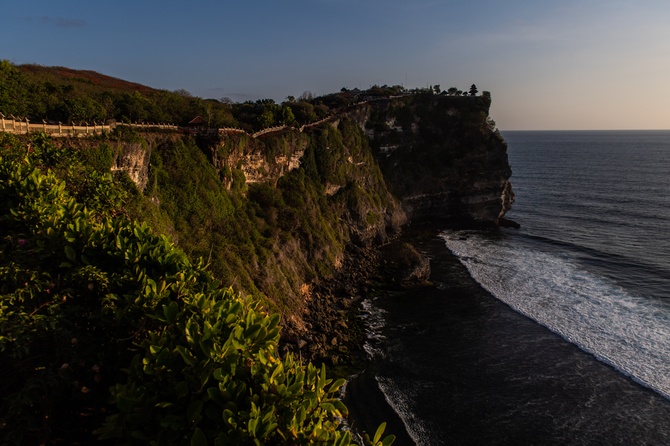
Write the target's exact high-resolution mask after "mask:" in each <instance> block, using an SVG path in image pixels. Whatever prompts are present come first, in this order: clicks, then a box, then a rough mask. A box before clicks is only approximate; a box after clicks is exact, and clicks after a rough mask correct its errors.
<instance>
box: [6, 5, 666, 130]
mask: <svg viewBox="0 0 670 446" xmlns="http://www.w3.org/2000/svg"><path fill="white" fill-rule="evenodd" d="M2 9H3V12H2V13H1V14H0V42H1V43H0V59H7V60H9V61H10V62H12V63H15V64H24V63H35V64H40V65H46V66H65V67H69V68H76V69H87V70H94V71H98V72H100V73H103V74H107V75H110V76H114V77H118V78H121V79H124V80H128V81H132V82H137V83H141V84H145V85H148V86H150V87H154V88H160V89H166V90H178V89H185V90H187V91H189V92H190V93H191V94H193V95H195V96H200V97H204V98H215V99H220V98H223V97H227V98H230V99H232V100H234V101H237V102H243V101H246V100H256V99H261V98H272V99H274V100H276V101H277V102H281V101H283V100H285V99H286V97H287V96H289V95H292V96H296V97H297V96H299V95H300V94H302V93H303V92H305V91H310V92H312V93H314V94H315V95H320V94H327V93H332V92H337V91H339V90H340V89H341V88H342V87H346V88H361V89H365V88H369V87H370V86H372V85H375V84H377V85H384V84H387V85H404V86H406V87H408V88H415V87H426V86H430V85H440V86H441V87H442V89H447V88H449V87H457V88H459V89H461V90H467V89H469V88H470V85H471V84H473V83H474V84H476V85H477V87H478V89H479V91H480V92H481V91H490V92H491V95H492V98H493V104H492V106H491V117H492V118H493V119H494V120H495V121H496V122H497V125H498V127H499V128H500V129H501V130H553V129H557V130H566V129H670V112H669V111H668V109H667V105H668V104H670V1H667V0H630V1H625V0H559V1H545V0H506V1H501V0H468V1H465V0H411V1H410V0H406V1H400V0H219V1H210V0H200V1H194V2H186V1H183V0H182V1H172V0H161V1H153V0H134V1H128V0H116V1H109V2H97V1H90V0H89V1H81V0H60V1H58V2H56V1H53V0H39V1H32V0H22V1H21V2H19V3H16V2H15V3H14V7H11V8H10V7H8V6H7V5H5V7H4V8H2Z"/></svg>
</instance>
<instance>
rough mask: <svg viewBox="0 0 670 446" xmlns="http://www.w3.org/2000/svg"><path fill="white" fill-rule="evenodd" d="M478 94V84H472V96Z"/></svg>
mask: <svg viewBox="0 0 670 446" xmlns="http://www.w3.org/2000/svg"><path fill="white" fill-rule="evenodd" d="M476 95H477V86H476V85H475V84H472V85H470V96H476Z"/></svg>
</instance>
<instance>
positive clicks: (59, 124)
mask: <svg viewBox="0 0 670 446" xmlns="http://www.w3.org/2000/svg"><path fill="white" fill-rule="evenodd" d="M58 134H59V135H62V134H63V124H61V122H60V121H58Z"/></svg>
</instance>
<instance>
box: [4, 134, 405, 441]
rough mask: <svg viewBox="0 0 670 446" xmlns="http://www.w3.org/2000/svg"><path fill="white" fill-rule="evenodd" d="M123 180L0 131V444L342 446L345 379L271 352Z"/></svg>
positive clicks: (267, 337) (251, 302)
mask: <svg viewBox="0 0 670 446" xmlns="http://www.w3.org/2000/svg"><path fill="white" fill-rule="evenodd" d="M101 147H103V149H100V150H99V152H98V155H100V154H104V153H106V152H107V149H104V147H105V145H104V144H103V145H101ZM177 149H178V150H180V149H183V147H180V146H178V147H177ZM93 158H95V159H98V160H99V161H101V162H104V159H105V157H104V156H103V157H102V160H100V157H98V156H96V157H93ZM128 189H129V188H128V187H126V186H124V182H123V181H121V182H119V181H116V182H115V181H113V179H112V177H111V175H110V174H108V173H104V174H103V173H100V172H98V171H97V170H96V169H95V167H92V166H91V165H90V164H88V163H86V162H84V160H83V155H82V152H79V151H76V150H71V149H68V148H58V147H55V146H54V145H53V144H52V143H51V142H50V141H49V140H48V139H46V138H44V137H43V136H41V135H37V136H35V137H34V138H32V139H31V140H30V141H29V142H27V143H22V142H20V141H19V140H17V139H16V138H13V137H10V136H7V135H3V136H2V140H1V141H0V244H1V247H2V250H1V251H0V364H1V366H2V370H3V385H2V387H1V388H0V396H1V400H2V404H1V405H0V419H1V420H2V423H1V425H0V436H1V437H2V440H3V443H5V442H6V443H9V444H26V443H57V442H66V443H75V442H79V443H90V442H91V441H92V440H93V438H94V436H97V437H98V438H99V439H100V440H106V441H108V442H110V443H112V444H117V443H133V444H134V443H138V444H140V443H141V444H146V443H151V444H192V445H205V444H350V442H351V435H350V434H349V433H348V432H347V431H344V430H342V424H341V417H342V416H344V415H346V413H347V410H346V407H345V406H344V405H343V404H342V403H341V402H340V401H339V399H338V398H337V391H338V389H339V387H340V386H341V385H342V384H343V380H338V381H335V382H332V381H331V380H330V379H328V378H327V376H326V372H325V368H324V367H321V368H320V369H319V368H316V367H314V366H312V365H310V364H308V365H303V364H302V363H300V362H299V361H297V360H296V359H295V358H294V357H293V356H292V355H290V354H288V355H285V356H284V357H283V358H281V357H279V356H278V354H277V351H276V347H277V342H278V339H279V327H278V324H279V319H280V317H279V315H277V314H271V313H267V312H266V311H264V310H263V309H262V305H261V304H260V302H259V301H258V300H256V299H254V298H251V297H244V296H243V295H241V294H239V293H237V292H234V291H233V290H232V289H230V288H227V287H224V286H221V285H220V282H219V281H217V280H215V279H214V278H213V276H212V274H211V272H209V271H208V270H207V269H206V268H205V267H204V265H203V263H202V261H198V262H192V261H190V260H189V259H188V257H187V256H186V255H185V254H184V253H183V251H181V250H180V249H178V248H176V247H175V246H174V244H173V243H171V242H170V241H169V239H168V238H166V237H165V236H158V235H155V234H154V233H153V232H152V231H151V230H150V229H149V227H148V226H147V225H146V224H141V223H138V222H135V221H131V220H128V219H127V218H126V217H124V216H123V212H124V211H123V206H124V205H125V204H127V203H128V200H131V199H132V198H130V197H129V192H128ZM233 208H234V204H233ZM382 429H383V427H382ZM382 429H380V430H379V431H378V432H377V434H376V435H375V437H374V438H373V440H374V441H373V442H374V444H382V443H383V444H390V443H391V442H392V437H387V438H386V439H384V440H382V439H381V432H382Z"/></svg>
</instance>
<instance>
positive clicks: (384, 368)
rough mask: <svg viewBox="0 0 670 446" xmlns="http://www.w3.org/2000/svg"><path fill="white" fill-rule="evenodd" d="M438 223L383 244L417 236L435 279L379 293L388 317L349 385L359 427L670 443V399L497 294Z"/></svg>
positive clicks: (449, 439)
mask: <svg viewBox="0 0 670 446" xmlns="http://www.w3.org/2000/svg"><path fill="white" fill-rule="evenodd" d="M439 230H440V228H422V229H416V228H409V229H408V230H407V231H406V232H405V234H404V235H403V237H402V238H401V239H399V240H398V241H395V242H394V243H393V244H390V245H387V246H386V247H384V252H393V251H394V250H395V249H396V248H397V246H398V245H397V244H399V243H405V242H411V243H412V244H413V245H414V246H416V247H417V248H418V250H419V251H421V252H423V253H424V254H426V255H427V256H429V257H430V258H431V269H432V275H431V282H432V283H431V284H429V285H425V286H422V287H418V288H414V289H409V290H399V289H398V288H396V287H389V286H388V285H387V284H382V283H380V284H378V286H377V287H376V288H375V289H374V290H373V292H372V293H370V296H369V297H371V298H373V297H372V296H373V295H375V296H379V297H377V299H376V300H374V302H373V307H374V308H378V309H382V310H383V311H384V312H385V313H384V314H383V320H384V324H385V326H384V327H383V328H381V329H378V330H376V331H374V335H375V336H374V337H373V339H370V342H369V345H368V347H370V348H369V351H370V353H371V358H370V360H369V364H368V366H367V368H366V370H365V371H364V372H363V373H361V374H359V375H357V376H355V377H353V378H352V379H351V382H350V383H349V384H348V386H347V397H346V403H347V405H348V407H349V409H350V411H351V423H352V425H353V426H354V428H362V429H364V430H366V431H367V432H371V431H374V429H375V428H376V426H377V425H378V424H379V423H380V422H382V421H387V422H388V427H387V432H388V433H393V434H396V435H397V436H398V440H397V442H396V443H395V444H396V445H412V444H421V445H442V444H444V445H482V444H486V445H528V444H537V445H600V444H619V445H627V444H650V445H662V444H668V441H670V430H668V429H666V428H664V426H667V424H668V420H670V401H668V400H666V399H664V398H662V397H661V396H659V395H658V394H656V393H654V392H652V391H650V390H648V389H646V388H644V387H642V386H640V385H638V384H636V383H635V382H633V381H632V380H630V379H628V378H627V377H625V376H624V375H622V374H621V373H619V372H617V371H616V370H614V369H612V368H611V367H609V366H607V365H605V364H603V363H601V362H599V361H597V360H596V359H595V358H594V357H593V356H591V355H590V354H587V353H585V352H583V351H582V350H580V349H579V348H577V347H576V346H574V345H573V344H571V343H569V342H567V341H565V340H564V339H562V338H561V337H560V336H558V335H556V334H554V333H552V332H550V331H549V330H547V329H546V328H544V327H542V326H540V325H539V324H537V323H535V322H534V321H532V320H530V319H528V318H526V317H524V316H522V315H520V314H519V313H516V312H515V311H513V310H511V309H510V308H509V307H507V306H506V305H505V304H503V303H501V302H500V301H498V300H497V299H495V298H494V297H493V296H491V294H489V293H488V292H487V291H485V290H484V289H483V288H481V287H480V286H479V284H477V283H476V282H475V281H474V280H473V279H472V278H471V277H470V276H469V274H468V272H467V270H466V269H465V268H464V267H463V266H462V265H461V264H460V262H459V261H458V260H457V259H456V258H455V257H454V256H453V255H452V254H451V253H450V252H449V251H448V250H447V249H446V247H445V244H444V242H443V241H442V239H441V238H439V237H438V234H439ZM371 311H374V310H371ZM382 336H383V338H382Z"/></svg>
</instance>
